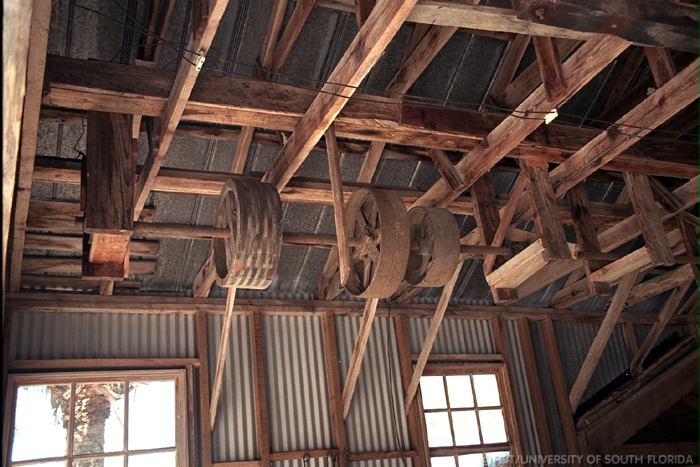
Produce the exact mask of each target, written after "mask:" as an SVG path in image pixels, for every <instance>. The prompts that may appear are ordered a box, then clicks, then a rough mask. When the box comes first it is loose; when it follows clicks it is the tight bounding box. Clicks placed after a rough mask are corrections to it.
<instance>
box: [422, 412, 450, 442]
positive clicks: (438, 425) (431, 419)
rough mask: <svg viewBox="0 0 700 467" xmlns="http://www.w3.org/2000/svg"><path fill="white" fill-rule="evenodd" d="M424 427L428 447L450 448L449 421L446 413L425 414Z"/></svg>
mask: <svg viewBox="0 0 700 467" xmlns="http://www.w3.org/2000/svg"><path fill="white" fill-rule="evenodd" d="M425 427H426V430H427V431H428V446H430V447H431V448H432V447H436V446H452V433H451V432H450V419H449V418H448V416H447V412H434V413H426V414H425Z"/></svg>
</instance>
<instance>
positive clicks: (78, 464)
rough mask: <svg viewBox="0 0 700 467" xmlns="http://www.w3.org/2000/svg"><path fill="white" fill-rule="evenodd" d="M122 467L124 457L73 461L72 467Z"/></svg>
mask: <svg viewBox="0 0 700 467" xmlns="http://www.w3.org/2000/svg"><path fill="white" fill-rule="evenodd" d="M96 466H100V467H124V456H110V457H95V458H93V459H80V460H77V461H73V467H96Z"/></svg>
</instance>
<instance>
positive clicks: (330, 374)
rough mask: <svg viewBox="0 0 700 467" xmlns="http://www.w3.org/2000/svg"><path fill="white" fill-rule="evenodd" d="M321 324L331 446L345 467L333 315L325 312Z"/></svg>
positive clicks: (343, 431) (346, 451) (345, 447)
mask: <svg viewBox="0 0 700 467" xmlns="http://www.w3.org/2000/svg"><path fill="white" fill-rule="evenodd" d="M321 319H322V322H323V356H324V360H325V363H326V384H327V386H328V405H329V407H330V410H331V429H332V431H333V444H335V447H336V448H337V449H338V466H339V467H347V465H348V457H347V455H348V448H347V446H346V444H345V421H344V419H343V395H342V389H341V384H340V371H339V363H340V360H339V359H338V343H337V339H336V334H335V321H334V318H333V313H329V312H326V313H324V314H323V315H322V317H321Z"/></svg>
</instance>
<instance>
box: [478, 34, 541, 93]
mask: <svg viewBox="0 0 700 467" xmlns="http://www.w3.org/2000/svg"><path fill="white" fill-rule="evenodd" d="M528 45H530V36H528V35H526V34H518V35H517V36H515V39H513V41H511V42H510V44H508V49H507V50H506V53H505V55H504V57H503V60H502V62H501V66H500V67H499V69H498V73H497V74H496V77H495V78H494V80H493V84H492V85H491V89H490V90H489V94H488V97H487V100H488V101H489V102H492V103H494V104H497V105H504V94H505V92H506V89H507V88H508V86H509V85H510V83H511V82H512V81H513V78H514V77H515V73H516V71H517V70H518V66H519V65H520V62H521V61H522V59H523V55H525V51H526V50H527V47H528ZM521 100H522V99H521Z"/></svg>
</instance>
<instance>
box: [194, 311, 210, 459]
mask: <svg viewBox="0 0 700 467" xmlns="http://www.w3.org/2000/svg"><path fill="white" fill-rule="evenodd" d="M195 332H196V337H197V339H196V342H197V359H198V360H199V373H198V377H197V383H198V385H199V398H198V402H199V446H200V453H201V454H200V461H201V463H202V467H209V466H211V457H212V451H211V429H210V427H211V421H210V419H209V350H208V348H209V339H208V336H207V314H206V313H205V312H202V311H200V312H197V317H196V321H195ZM193 448H194V447H193Z"/></svg>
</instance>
